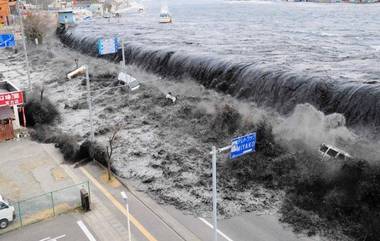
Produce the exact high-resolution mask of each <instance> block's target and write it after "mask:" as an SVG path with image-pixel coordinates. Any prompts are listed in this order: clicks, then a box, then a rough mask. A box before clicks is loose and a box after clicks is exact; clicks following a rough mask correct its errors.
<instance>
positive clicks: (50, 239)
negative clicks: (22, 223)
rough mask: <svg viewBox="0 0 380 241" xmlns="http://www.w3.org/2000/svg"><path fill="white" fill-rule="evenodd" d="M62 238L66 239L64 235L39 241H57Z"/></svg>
mask: <svg viewBox="0 0 380 241" xmlns="http://www.w3.org/2000/svg"><path fill="white" fill-rule="evenodd" d="M64 237H66V234H64V235H61V236H58V237H55V238H50V237H47V238H43V239H40V241H57V240H58V239H61V238H64Z"/></svg>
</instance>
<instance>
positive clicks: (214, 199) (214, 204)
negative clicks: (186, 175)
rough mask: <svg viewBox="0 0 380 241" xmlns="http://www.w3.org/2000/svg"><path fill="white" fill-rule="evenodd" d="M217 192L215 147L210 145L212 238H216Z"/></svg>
mask: <svg viewBox="0 0 380 241" xmlns="http://www.w3.org/2000/svg"><path fill="white" fill-rule="evenodd" d="M217 212H218V211H217V193H216V147H215V146H213V147H212V219H213V221H214V240H215V241H216V240H218V218H217Z"/></svg>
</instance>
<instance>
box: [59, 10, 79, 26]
mask: <svg viewBox="0 0 380 241" xmlns="http://www.w3.org/2000/svg"><path fill="white" fill-rule="evenodd" d="M58 23H59V24H69V25H70V24H74V23H75V16H74V12H73V10H60V11H58Z"/></svg>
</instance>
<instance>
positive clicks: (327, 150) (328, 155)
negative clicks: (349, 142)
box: [319, 143, 353, 161]
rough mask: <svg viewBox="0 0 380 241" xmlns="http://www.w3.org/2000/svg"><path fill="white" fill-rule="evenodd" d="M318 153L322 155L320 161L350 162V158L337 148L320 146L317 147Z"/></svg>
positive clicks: (325, 145)
mask: <svg viewBox="0 0 380 241" xmlns="http://www.w3.org/2000/svg"><path fill="white" fill-rule="evenodd" d="M319 153H320V154H321V155H322V160H327V159H336V160H342V161H347V160H352V159H353V158H352V156H351V155H350V154H348V153H347V152H345V151H342V150H340V149H338V148H337V147H334V146H331V145H327V144H324V143H323V144H321V146H320V147H319Z"/></svg>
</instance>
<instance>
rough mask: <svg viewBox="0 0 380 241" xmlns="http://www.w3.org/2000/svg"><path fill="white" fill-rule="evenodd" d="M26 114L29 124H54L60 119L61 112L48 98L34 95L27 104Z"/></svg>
mask: <svg viewBox="0 0 380 241" xmlns="http://www.w3.org/2000/svg"><path fill="white" fill-rule="evenodd" d="M25 116H26V120H27V125H28V126H34V125H36V124H39V125H43V124H52V123H53V122H54V121H55V120H58V119H59V112H58V110H57V108H56V107H55V106H54V105H53V104H52V103H51V102H50V100H49V99H48V98H46V97H45V98H41V97H40V96H36V95H34V96H32V97H31V98H29V99H28V100H27V102H26V104H25Z"/></svg>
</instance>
